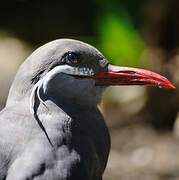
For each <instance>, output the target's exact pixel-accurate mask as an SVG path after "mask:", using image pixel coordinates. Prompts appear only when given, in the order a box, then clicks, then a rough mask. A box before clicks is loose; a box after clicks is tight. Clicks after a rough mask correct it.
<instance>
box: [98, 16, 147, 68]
mask: <svg viewBox="0 0 179 180" xmlns="http://www.w3.org/2000/svg"><path fill="white" fill-rule="evenodd" d="M99 33H100V36H101V45H100V46H101V49H102V51H103V52H104V53H105V55H106V56H107V57H108V58H109V60H110V61H111V62H112V63H115V64H119V65H129V66H138V65H140V56H141V53H142V51H143V49H144V43H143V41H142V39H141V38H140V36H139V34H138V33H137V31H136V30H135V29H134V27H133V26H132V25H131V23H130V21H129V20H128V19H122V18H121V17H118V16H115V15H111V14H108V15H105V16H104V17H103V18H102V21H101V22H100V23H99Z"/></svg>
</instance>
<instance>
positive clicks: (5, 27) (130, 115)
mask: <svg viewBox="0 0 179 180" xmlns="http://www.w3.org/2000/svg"><path fill="white" fill-rule="evenodd" d="M178 9H179V1H177V0H157V1H156V0H143V1H142V0H138V1H134V0H88V1H83V0H76V1H70V0H52V1H49V0H43V1H40V0H1V2H0V71H1V76H0V87H1V93H0V107H1V109H2V108H3V107H4V105H5V102H6V98H7V95H8V90H9V88H10V85H11V83H12V81H13V77H14V75H15V73H16V71H17V69H18V67H19V66H20V64H21V63H22V62H23V61H24V59H25V58H26V57H27V56H28V55H29V54H30V53H31V52H32V51H33V50H34V49H35V48H37V47H38V46H40V45H42V44H44V43H47V42H49V41H51V40H54V39H58V38H74V39H79V40H82V41H85V42H88V43H90V44H92V45H94V46H95V47H97V48H98V49H99V50H100V51H101V52H102V53H103V54H104V55H105V56H106V57H107V58H108V59H109V61H110V62H111V63H113V64H118V65H121V66H135V67H143V68H146V69H150V70H153V71H155V72H158V73H160V74H163V75H165V76H166V77H168V78H169V79H170V80H171V81H173V82H174V83H175V84H176V86H177V88H176V90H164V89H158V88H151V87H149V88H148V87H138V86H133V87H127V86H123V87H114V88H109V89H108V91H107V92H106V93H105V95H104V98H103V101H102V103H101V105H100V108H101V111H102V112H103V114H104V116H105V120H106V123H107V125H108V127H109V128H110V133H111V138H112V149H111V154H110V159H109V163H108V167H107V169H106V172H105V175H104V179H105V180H135V179H136V180H178V179H179V139H178V138H179V114H178V110H179V90H178V85H179V21H178V19H179V13H178Z"/></svg>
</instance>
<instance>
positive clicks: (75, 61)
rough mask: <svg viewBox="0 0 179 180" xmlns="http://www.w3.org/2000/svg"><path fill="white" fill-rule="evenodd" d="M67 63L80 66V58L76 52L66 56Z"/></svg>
mask: <svg viewBox="0 0 179 180" xmlns="http://www.w3.org/2000/svg"><path fill="white" fill-rule="evenodd" d="M66 63H68V64H72V65H75V64H78V63H79V58H78V56H77V54H75V53H74V52H68V53H67V55H66Z"/></svg>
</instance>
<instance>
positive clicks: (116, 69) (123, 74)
mask: <svg viewBox="0 0 179 180" xmlns="http://www.w3.org/2000/svg"><path fill="white" fill-rule="evenodd" d="M94 78H95V80H96V85H99V86H110V85H149V86H158V87H163V88H167V89H174V88H175V86H174V85H173V84H172V83H171V82H170V81H169V80H168V79H167V78H165V77H163V76H161V75H159V74H157V73H154V72H152V71H147V70H144V69H138V68H130V67H120V66H113V65H109V66H108V71H107V72H97V73H96V74H95V77H94Z"/></svg>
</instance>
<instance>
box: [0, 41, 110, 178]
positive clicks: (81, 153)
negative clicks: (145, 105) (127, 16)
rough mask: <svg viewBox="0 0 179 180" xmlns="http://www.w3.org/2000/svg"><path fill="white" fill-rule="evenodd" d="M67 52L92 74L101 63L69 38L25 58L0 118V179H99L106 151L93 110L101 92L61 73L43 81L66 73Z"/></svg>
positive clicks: (92, 51)
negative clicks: (65, 57)
mask: <svg viewBox="0 0 179 180" xmlns="http://www.w3.org/2000/svg"><path fill="white" fill-rule="evenodd" d="M67 52H75V53H76V54H77V55H78V57H79V59H80V63H79V65H78V66H79V67H89V68H91V69H93V71H94V72H95V71H98V70H99V69H103V68H105V67H104V65H105V64H107V61H106V60H105V58H104V57H103V55H102V54H101V53H100V52H99V51H98V50H96V49H95V48H94V47H92V46H90V45H88V44H85V43H82V42H80V41H76V40H69V39H61V40H55V41H53V42H50V43H48V44H46V45H44V46H42V47H40V48H39V49H37V50H36V51H35V52H34V53H32V55H31V56H30V57H28V58H27V59H26V61H25V62H24V63H23V64H22V65H21V67H20V68H19V70H18V72H17V75H16V76H15V79H14V82H13V84H12V86H11V88H10V92H9V96H8V99H7V103H6V106H5V108H4V109H3V110H2V111H1V113H0V180H5V179H6V180H102V174H103V172H104V169H105V167H106V163H107V159H108V155H109V149H110V138H109V133H108V130H107V127H106V125H105V123H104V120H103V117H102V115H101V113H100V112H99V110H98V108H97V104H98V103H99V102H100V99H101V95H102V93H103V91H104V88H103V87H100V86H95V80H93V79H90V78H76V77H74V76H71V75H69V74H65V73H63V72H62V73H57V74H55V75H54V76H51V77H50V78H51V79H49V80H48V81H47V80H46V79H47V78H46V77H47V76H48V73H49V72H52V70H53V69H54V68H55V67H57V66H59V67H60V66H61V67H64V68H66V66H65V63H66V62H64V56H65V54H66V53H67ZM70 66H71V65H70ZM39 82H41V84H40V83H39ZM35 87H37V88H38V91H37V89H35ZM32 92H33V93H32ZM31 98H32V99H31ZM31 101H34V102H31ZM31 106H32V107H31ZM30 108H32V109H31V110H32V111H33V113H32V112H30ZM37 118H38V119H37ZM38 120H39V122H37V121H38ZM39 123H41V125H42V126H43V127H41V126H40V124H39ZM43 128H44V130H43ZM44 131H45V132H46V133H47V134H46V135H45V132H44ZM47 137H48V138H49V140H48V138H47ZM50 142H51V143H50Z"/></svg>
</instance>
